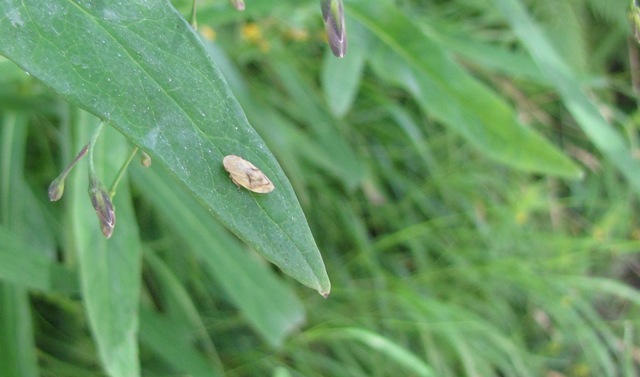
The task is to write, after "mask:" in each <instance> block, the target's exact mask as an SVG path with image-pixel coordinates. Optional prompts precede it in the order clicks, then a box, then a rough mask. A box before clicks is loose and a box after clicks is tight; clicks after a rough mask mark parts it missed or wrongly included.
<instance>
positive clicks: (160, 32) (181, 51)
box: [0, 0, 330, 295]
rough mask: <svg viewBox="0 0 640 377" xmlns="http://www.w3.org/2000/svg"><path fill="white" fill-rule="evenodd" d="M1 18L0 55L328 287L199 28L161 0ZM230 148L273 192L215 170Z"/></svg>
mask: <svg viewBox="0 0 640 377" xmlns="http://www.w3.org/2000/svg"><path fill="white" fill-rule="evenodd" d="M0 14H2V15H5V17H0V53H1V54H3V55H5V56H7V57H8V58H9V59H11V60H13V61H15V62H16V63H18V65H20V66H21V67H22V68H24V69H25V70H26V71H27V72H29V73H30V74H31V75H33V76H35V77H37V78H39V79H40V80H42V81H43V82H44V83H46V84H47V85H49V86H51V87H52V88H53V89H54V90H56V91H57V92H58V93H60V94H62V95H63V96H64V97H65V98H67V99H68V100H70V101H72V102H74V103H76V104H79V105H80V106H82V107H83V108H85V109H87V110H89V111H90V112H92V113H94V114H96V115H98V116H99V117H101V118H103V119H104V120H105V121H107V122H109V124H110V125H112V126H113V127H115V128H116V129H118V130H119V131H120V132H122V133H123V134H124V135H126V136H127V137H128V138H129V139H130V140H132V141H133V142H134V143H136V144H137V145H139V146H140V147H141V148H143V149H144V150H145V151H146V152H148V153H149V154H150V155H151V156H152V157H153V158H154V161H157V162H159V163H162V164H164V165H165V166H167V167H168V168H169V170H170V171H171V172H172V173H173V174H174V175H175V176H176V177H177V178H178V179H179V180H180V181H181V182H182V183H183V184H184V185H185V186H186V187H187V188H188V189H189V190H190V191H191V192H192V193H193V195H194V196H196V197H197V198H198V199H199V200H200V201H201V202H202V203H204V204H205V205H206V206H208V207H209V208H210V209H211V210H212V212H213V213H214V214H215V215H216V216H217V217H218V218H219V219H220V220H221V221H222V223H223V224H224V225H225V226H227V227H228V228H229V229H231V230H232V231H233V232H234V233H236V234H237V235H238V236H239V237H240V238H242V239H243V240H244V241H246V242H247V243H249V244H250V245H251V246H252V247H253V248H254V249H256V250H257V251H258V252H259V253H261V254H262V255H263V256H264V257H265V258H266V259H268V260H269V261H271V262H273V263H275V264H276V265H278V266H279V267H280V268H281V269H282V270H283V271H284V272H286V273H287V274H289V275H291V276H293V277H294V278H296V279H298V280H299V281H300V282H302V283H303V284H305V285H307V286H309V287H312V288H314V289H316V290H318V292H320V293H321V294H324V295H326V294H328V293H329V291H330V283H329V278H328V276H327V274H326V271H325V268H324V263H323V261H322V258H321V256H320V252H319V250H318V249H317V246H316V244H315V241H314V240H313V237H312V235H311V232H310V230H309V227H308V225H307V222H306V219H305V218H304V215H303V213H302V210H301V208H300V205H299V203H298V201H297V199H296V196H295V194H294V192H293V189H292V188H291V185H290V184H289V182H288V180H287V179H286V177H285V175H284V173H283V171H282V169H281V168H280V166H279V165H278V162H277V161H276V160H275V158H274V157H273V155H272V154H271V153H270V152H269V151H268V150H267V148H266V146H265V144H264V142H263V141H262V139H261V138H260V137H259V136H258V135H257V133H256V132H255V131H254V130H253V128H251V126H250V125H249V124H248V122H247V119H246V117H245V115H244V113H243V112H242V109H241V108H240V107H239V105H238V103H237V102H236V100H235V99H234V98H233V96H232V94H231V92H230V91H229V89H228V87H227V85H226V83H225V82H224V79H223V78H222V76H221V75H220V73H219V71H218V69H217V68H216V67H215V64H214V62H213V60H212V59H211V57H210V56H209V54H208V53H207V52H206V50H205V49H204V48H203V46H202V43H201V42H200V40H199V39H198V37H197V36H196V34H195V33H194V32H193V30H192V29H191V27H190V26H189V25H188V24H187V23H186V22H185V20H184V19H183V18H181V17H180V15H179V14H178V13H177V12H176V11H175V10H174V9H173V8H171V6H170V4H169V3H168V2H151V3H150V2H147V1H142V0H137V1H127V2H126V3H122V2H119V1H115V0H112V1H103V2H99V3H95V2H93V1H77V2H70V1H65V0H51V1H47V2H46V6H43V3H42V2H40V1H36V0H30V1H22V2H17V1H7V2H3V3H2V4H0ZM229 154H235V155H238V156H241V157H243V158H245V159H246V160H248V161H250V162H252V163H253V164H255V165H256V166H257V167H258V168H260V169H261V170H262V171H263V172H264V173H265V174H266V175H267V176H268V177H269V178H270V179H271V181H272V182H273V183H274V185H275V187H276V189H275V191H274V192H272V193H270V194H267V195H260V194H253V193H250V192H247V191H246V190H240V191H239V190H238V189H237V188H236V186H235V185H234V184H233V183H232V182H231V180H230V179H229V177H228V174H227V173H226V172H225V171H224V169H223V168H222V158H223V157H224V156H225V155H229ZM119 226H120V227H123V226H127V224H124V225H123V224H122V223H119ZM115 232H117V229H116V230H115Z"/></svg>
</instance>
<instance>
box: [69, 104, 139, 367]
mask: <svg viewBox="0 0 640 377" xmlns="http://www.w3.org/2000/svg"><path fill="white" fill-rule="evenodd" d="M82 114H83V115H84V116H81V117H80V118H79V121H78V123H79V124H82V128H80V127H79V126H76V127H77V128H79V132H78V133H77V135H76V138H75V139H76V140H78V144H77V149H78V150H79V149H80V148H81V147H82V145H81V144H80V143H84V141H85V140H88V138H89V133H90V131H92V130H91V129H89V128H88V127H86V126H89V125H95V119H91V118H90V117H89V116H88V115H85V114H86V113H82ZM92 121H93V122H92ZM129 149H131V146H130V144H129V143H128V142H127V141H126V140H125V139H124V138H123V137H122V135H120V134H118V133H117V132H115V131H114V130H113V129H110V128H107V129H105V130H104V132H103V133H102V135H101V138H100V139H99V142H98V144H97V145H96V147H95V150H94V154H95V166H96V170H97V173H98V175H99V176H100V179H101V180H102V181H103V182H105V184H106V185H110V183H111V180H112V179H113V178H114V177H115V176H116V173H117V171H118V169H119V168H120V166H121V165H122V163H123V162H124V160H125V159H126V158H127V155H128V153H127V152H128V150H129ZM86 166H87V164H86V161H83V162H82V163H81V164H79V165H78V166H76V171H74V172H73V174H72V175H71V176H70V177H69V178H68V180H69V182H67V184H66V189H65V191H66V192H65V196H64V199H63V200H66V201H69V202H70V205H71V206H72V211H71V212H72V213H71V215H72V219H71V224H69V227H70V228H71V232H72V236H71V239H72V240H73V241H72V245H70V246H71V248H72V250H73V249H75V250H76V253H77V257H78V262H79V270H80V282H81V292H82V297H83V303H84V306H85V308H86V311H87V315H88V318H89V325H90V328H91V332H92V333H93V337H94V339H95V341H96V344H97V346H98V347H97V348H98V352H99V355H100V359H101V361H102V365H103V366H104V369H105V370H106V371H107V373H108V374H109V375H110V376H113V377H120V376H132V377H133V376H139V375H140V366H139V360H138V339H137V331H138V305H139V298H140V285H141V273H142V271H141V245H140V240H139V238H138V228H137V225H136V218H135V216H134V214H133V207H132V205H131V202H130V201H131V198H130V195H129V190H128V188H127V180H126V179H124V180H123V181H121V182H120V185H119V186H118V191H117V195H116V196H115V198H114V204H115V208H116V219H117V220H116V228H115V229H116V231H115V232H114V233H113V236H112V237H111V238H109V239H106V238H105V237H104V236H103V234H102V232H101V230H100V225H99V223H98V217H97V215H96V213H95V211H94V209H93V207H92V205H91V201H90V199H89V195H88V194H87V186H88V178H87V175H86V174H82V173H83V171H82V170H83V168H86ZM107 182H109V183H107Z"/></svg>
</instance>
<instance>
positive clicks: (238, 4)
mask: <svg viewBox="0 0 640 377" xmlns="http://www.w3.org/2000/svg"><path fill="white" fill-rule="evenodd" d="M231 4H233V7H234V8H236V10H244V0H231Z"/></svg>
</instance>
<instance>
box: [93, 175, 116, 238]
mask: <svg viewBox="0 0 640 377" xmlns="http://www.w3.org/2000/svg"><path fill="white" fill-rule="evenodd" d="M89 197H90V198H91V204H92V205H93V208H94V209H95V211H96V213H97V214H98V220H100V228H101V229H102V234H104V236H105V237H107V238H109V237H111V234H112V233H113V228H114V227H115V226H116V211H115V208H114V207H113V202H112V201H111V196H109V192H108V191H107V190H106V189H105V188H104V186H103V185H102V184H101V183H100V182H98V181H97V180H94V179H92V180H91V183H90V184H89Z"/></svg>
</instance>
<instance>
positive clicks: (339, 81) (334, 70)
mask: <svg viewBox="0 0 640 377" xmlns="http://www.w3.org/2000/svg"><path fill="white" fill-rule="evenodd" d="M347 23H348V24H349V30H350V31H349V38H350V40H351V45H350V46H351V47H350V48H349V54H347V55H345V56H344V57H343V58H342V59H336V58H335V57H334V56H333V55H331V54H329V53H328V52H327V53H325V54H324V61H323V64H322V65H323V67H322V77H321V78H322V89H323V92H324V97H325V100H326V101H327V104H328V105H329V109H331V112H332V113H333V115H335V116H337V117H340V118H341V117H343V116H344V115H345V114H346V113H347V112H348V111H349V109H350V108H351V105H352V104H353V100H354V99H355V97H356V94H357V93H358V88H359V87H360V78H361V77H362V70H363V69H364V63H365V58H366V56H367V52H368V49H369V46H368V43H367V38H366V36H367V35H368V33H366V31H363V30H361V28H362V26H361V25H360V24H358V23H355V22H351V21H350V20H348V21H347Z"/></svg>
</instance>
